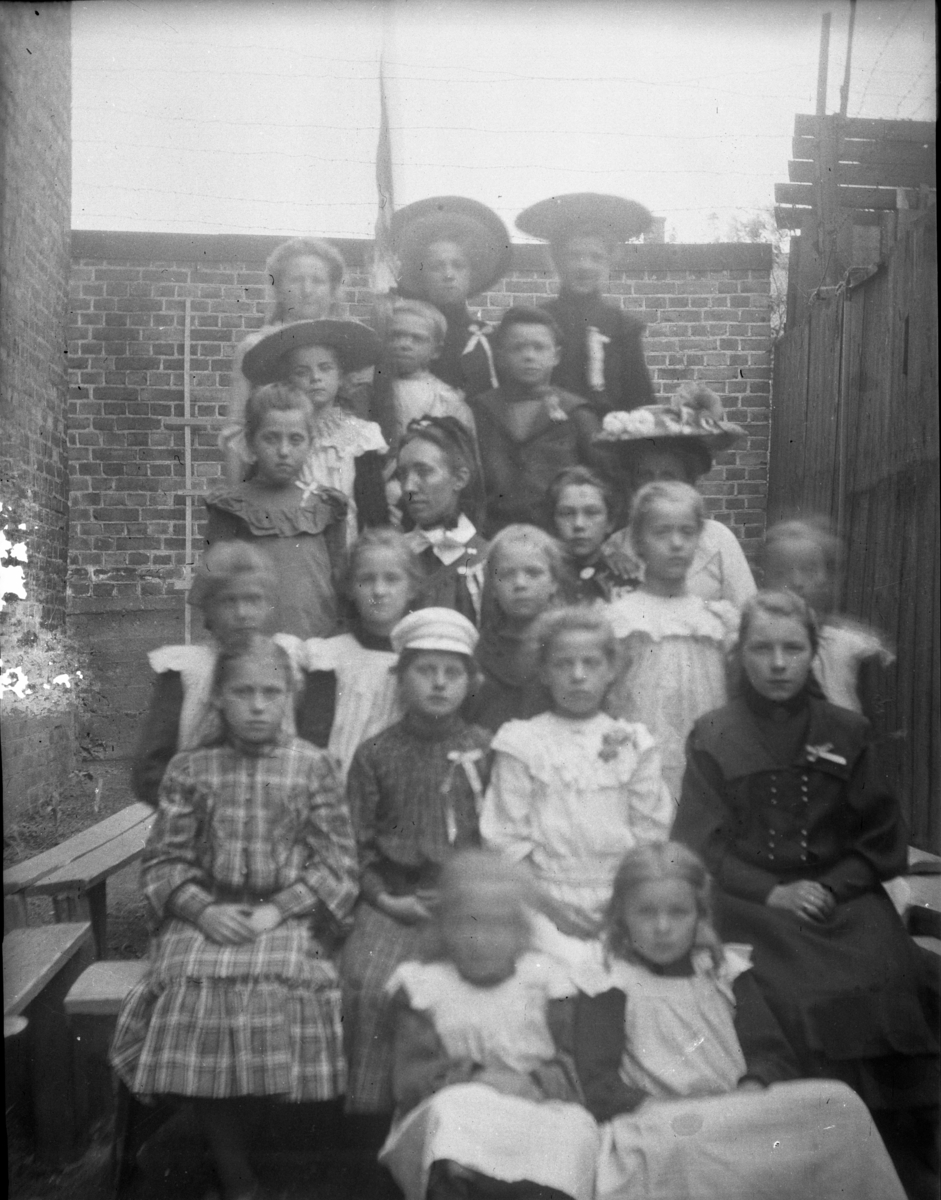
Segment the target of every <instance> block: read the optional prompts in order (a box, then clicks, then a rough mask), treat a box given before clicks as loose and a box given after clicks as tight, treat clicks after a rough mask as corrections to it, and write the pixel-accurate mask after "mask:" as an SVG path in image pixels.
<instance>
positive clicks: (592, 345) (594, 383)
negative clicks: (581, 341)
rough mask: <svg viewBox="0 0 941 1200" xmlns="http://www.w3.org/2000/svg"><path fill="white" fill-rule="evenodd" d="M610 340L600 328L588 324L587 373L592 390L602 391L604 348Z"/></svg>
mask: <svg viewBox="0 0 941 1200" xmlns="http://www.w3.org/2000/svg"><path fill="white" fill-rule="evenodd" d="M610 341H611V339H610V338H609V337H607V336H606V335H605V334H603V333H602V332H601V330H600V329H596V328H595V326H594V325H589V326H588V363H587V374H588V386H589V387H590V388H591V390H592V391H593V392H603V391H604V348H605V346H607V344H608V343H609V342H610Z"/></svg>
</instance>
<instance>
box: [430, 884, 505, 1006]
mask: <svg viewBox="0 0 941 1200" xmlns="http://www.w3.org/2000/svg"><path fill="white" fill-rule="evenodd" d="M462 900H463V901H464V902H463V903H459V904H456V905H455V906H454V907H453V908H452V909H451V910H450V911H449V912H448V913H447V914H446V915H445V916H444V917H443V919H442V922H441V940H442V942H443V944H444V951H445V954H446V955H447V957H448V959H449V960H450V961H451V962H452V963H453V964H454V966H455V967H456V968H457V970H458V972H459V973H460V975H461V976H462V977H463V978H464V979H466V980H467V982H468V983H472V984H475V985H476V986H477V987H493V986H494V985H496V984H498V983H502V982H503V980H504V979H509V977H510V976H511V975H512V974H513V971H514V970H515V968H516V960H517V959H518V958H519V956H520V955H521V954H522V953H523V951H524V950H525V949H526V946H525V939H524V935H523V930H522V924H521V922H520V921H517V920H514V919H513V916H512V915H511V914H512V912H513V907H515V906H516V905H517V904H518V903H519V901H518V899H517V898H516V896H513V897H507V896H505V895H504V894H503V892H502V891H501V889H499V888H492V889H486V890H485V889H484V887H483V886H481V887H480V888H478V889H477V891H476V892H475V894H474V895H468V896H466V898H465V897H462Z"/></svg>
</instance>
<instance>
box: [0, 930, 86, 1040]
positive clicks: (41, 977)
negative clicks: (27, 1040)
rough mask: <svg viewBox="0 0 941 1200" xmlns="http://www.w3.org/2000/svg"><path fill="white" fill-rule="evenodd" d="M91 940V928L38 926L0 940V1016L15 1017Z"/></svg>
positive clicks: (16, 931)
mask: <svg viewBox="0 0 941 1200" xmlns="http://www.w3.org/2000/svg"><path fill="white" fill-rule="evenodd" d="M90 941H91V925H90V924H89V923H88V922H87V921H83V922H81V923H80V924H76V925H40V926H36V927H34V928H32V929H14V930H12V931H11V932H10V933H8V934H7V935H6V937H5V938H4V939H3V1015H4V1016H5V1017H10V1016H17V1015H18V1014H19V1013H21V1012H22V1011H23V1009H24V1008H26V1006H27V1005H28V1004H29V1003H30V1001H31V1000H35V998H36V997H37V996H38V995H39V993H40V992H41V991H42V990H43V988H44V987H45V986H46V984H47V983H49V981H50V980H51V979H52V978H53V977H54V976H55V975H56V973H57V972H58V971H59V970H60V968H61V967H62V965H63V963H65V962H68V960H69V959H70V958H71V957H72V956H73V955H75V954H77V953H78V952H79V950H81V948H82V946H84V945H86V943H90Z"/></svg>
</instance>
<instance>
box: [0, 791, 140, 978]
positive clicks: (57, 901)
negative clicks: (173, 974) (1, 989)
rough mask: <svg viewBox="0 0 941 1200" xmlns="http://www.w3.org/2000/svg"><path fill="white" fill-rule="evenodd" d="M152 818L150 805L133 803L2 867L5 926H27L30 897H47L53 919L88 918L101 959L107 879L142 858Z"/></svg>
mask: <svg viewBox="0 0 941 1200" xmlns="http://www.w3.org/2000/svg"><path fill="white" fill-rule="evenodd" d="M153 820H154V810H153V809H152V808H151V807H150V805H148V804H142V803H138V804H131V805H129V806H128V807H127V808H124V809H122V810H121V811H120V812H117V813H114V814H113V815H112V816H110V817H106V818H105V819H104V820H103V821H99V822H98V824H97V825H92V826H91V827H90V828H89V829H84V830H82V832H81V833H77V834H75V836H74V837H70V838H67V839H66V840H65V841H64V842H60V843H59V845H58V846H53V848H52V849H51V850H46V851H45V852H44V853H42V854H37V855H36V857H35V858H30V859H28V860H27V861H26V862H22V863H17V864H16V866H14V867H10V868H9V869H8V870H6V871H4V872H3V899H4V924H5V926H6V925H8V924H10V925H25V924H27V908H26V901H27V899H28V898H29V897H30V896H41V895H47V896H51V897H52V906H53V911H54V913H55V918H56V920H57V921H76V920H90V921H91V926H92V932H93V935H94V940H95V948H96V951H97V954H98V957H99V958H100V957H103V956H104V954H105V953H106V950H107V944H108V941H107V935H108V916H107V882H108V878H109V876H111V875H113V874H114V873H115V872H116V871H120V870H121V869H122V868H123V867H126V866H128V865H129V864H130V863H132V862H134V861H135V860H136V859H138V858H140V856H141V854H142V853H143V850H144V846H145V844H146V842H147V836H148V834H149V833H150V827H151V825H152V824H153Z"/></svg>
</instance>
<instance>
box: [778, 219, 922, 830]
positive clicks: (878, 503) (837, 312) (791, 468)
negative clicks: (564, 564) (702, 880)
mask: <svg viewBox="0 0 941 1200" xmlns="http://www.w3.org/2000/svg"><path fill="white" fill-rule="evenodd" d="M937 269H938V256H937V209H936V208H933V209H929V210H928V211H927V212H926V213H925V214H924V215H923V216H921V217H919V218H918V219H917V220H916V221H915V222H914V223H913V224H912V225H911V226H910V227H909V229H908V230H907V231H906V233H905V234H904V236H903V237H902V238H901V239H900V240H899V241H898V242H897V244H896V246H895V247H894V249H893V251H892V253H891V254H890V256H889V258H888V260H887V261H886V262H885V263H883V264H881V265H880V266H879V267H878V268H877V269H876V270H875V271H874V273H872V274H870V275H869V276H868V277H867V278H865V279H863V280H862V281H861V282H858V283H857V284H856V285H855V286H853V285H852V284H850V285H848V286H842V287H839V288H835V289H830V290H829V293H828V294H825V295H822V296H820V297H818V298H817V299H815V300H814V301H813V303H812V304H811V306H810V310H809V312H808V315H807V317H806V319H805V320H804V322H803V323H802V324H801V325H800V326H799V327H798V328H796V329H794V330H793V331H790V332H788V333H786V334H785V336H784V337H783V338H781V340H780V341H779V342H778V344H777V346H776V347H775V354H774V379H773V385H772V407H771V450H770V470H769V480H768V523H769V524H770V523H771V522H773V521H777V520H781V519H783V518H786V517H795V516H796V517H801V516H810V515H811V514H815V513H823V514H826V515H828V516H829V517H830V518H831V519H832V520H833V521H834V522H835V523H836V525H837V527H838V529H839V530H840V532H841V535H842V536H843V538H844V540H845V543H846V546H847V567H846V572H845V580H844V594H843V608H844V610H845V611H846V612H848V613H850V614H853V615H855V616H857V617H860V618H862V619H864V620H866V621H868V622H870V623H871V624H872V625H875V626H876V627H878V628H879V629H881V630H883V631H884V632H885V633H886V634H888V635H889V637H890V638H891V639H892V640H893V641H894V643H895V646H896V649H897V653H898V663H897V667H896V670H895V672H894V676H893V683H892V693H891V695H890V696H889V698H888V704H889V706H888V711H887V713H886V719H887V728H889V729H892V730H895V731H897V733H896V734H895V735H894V736H893V737H892V738H891V739H890V741H889V743H888V744H889V745H890V747H891V752H890V755H889V761H890V769H891V771H892V773H893V776H894V781H895V783H896V785H897V786H898V789H899V795H900V797H901V798H902V802H903V805H904V807H905V810H906V815H907V817H908V819H909V821H910V823H911V829H912V840H913V842H914V843H915V844H916V845H918V846H920V847H921V848H922V849H926V850H933V851H935V852H941V812H939V799H941V787H939V782H941V771H939V758H941V736H939V713H941V678H939V674H941V673H939V643H941V635H939V623H941V606H939V519H938V518H939V508H938V504H939V496H938V291H937V288H938V283H937Z"/></svg>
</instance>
